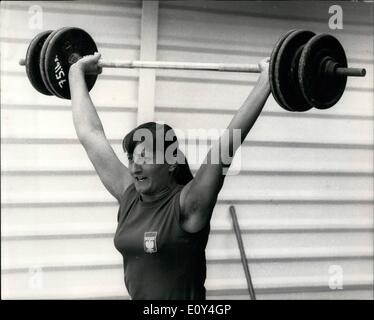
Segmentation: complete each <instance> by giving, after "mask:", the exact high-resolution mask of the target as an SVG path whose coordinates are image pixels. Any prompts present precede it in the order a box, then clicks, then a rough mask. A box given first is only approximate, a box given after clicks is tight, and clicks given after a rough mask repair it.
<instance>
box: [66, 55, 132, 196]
mask: <svg viewBox="0 0 374 320" xmlns="http://www.w3.org/2000/svg"><path fill="white" fill-rule="evenodd" d="M99 58H100V54H95V55H92V56H87V57H84V58H82V59H80V60H78V62H76V63H75V64H73V65H72V66H71V67H70V71H69V84H70V92H71V102H72V110H73V122H74V127H75V130H76V133H77V136H78V139H79V141H80V142H81V144H82V145H83V147H84V149H85V150H86V152H87V155H88V157H89V159H90V160H91V162H92V164H93V166H94V168H95V170H96V172H97V174H98V175H99V177H100V180H101V181H102V182H103V184H104V186H105V187H106V189H107V190H108V191H109V192H110V193H111V194H112V195H113V196H114V197H115V198H116V199H117V200H119V199H120V196H121V195H122V194H123V192H124V191H125V189H126V188H127V186H128V185H129V184H130V183H131V181H132V178H131V176H130V173H129V170H128V169H127V167H126V166H125V165H124V164H122V162H121V161H120V160H119V159H118V157H117V155H116V154H115V153H114V151H113V149H112V147H111V146H110V144H109V141H108V139H107V138H106V136H105V133H104V129H103V126H102V123H101V121H100V118H99V116H98V114H97V111H96V109H95V106H94V105H93V103H92V101H91V97H90V95H89V93H88V90H87V86H86V82H85V79H84V75H85V74H86V73H88V72H95V73H101V69H100V68H99V67H98V65H97V62H98V60H99Z"/></svg>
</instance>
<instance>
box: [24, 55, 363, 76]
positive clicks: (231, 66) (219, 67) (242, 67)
mask: <svg viewBox="0 0 374 320" xmlns="http://www.w3.org/2000/svg"><path fill="white" fill-rule="evenodd" d="M19 65H20V66H25V65H26V59H23V58H22V59H20V60H19ZM98 66H99V67H102V68H126V69H162V70H197V71H199V70H200V71H222V72H242V73H260V72H261V70H260V67H259V66H258V65H257V64H243V63H199V62H179V61H178V62H177V61H144V60H117V61H106V60H103V59H100V60H99V62H98ZM333 73H334V74H335V75H337V76H349V77H364V76H365V75H366V70H365V69H364V68H339V67H337V68H336V69H335V70H334V71H333Z"/></svg>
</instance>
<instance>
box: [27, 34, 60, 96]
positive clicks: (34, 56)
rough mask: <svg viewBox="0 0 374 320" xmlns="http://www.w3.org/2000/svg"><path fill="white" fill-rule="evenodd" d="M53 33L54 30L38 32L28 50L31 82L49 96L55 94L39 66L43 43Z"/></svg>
mask: <svg viewBox="0 0 374 320" xmlns="http://www.w3.org/2000/svg"><path fill="white" fill-rule="evenodd" d="M51 33H52V30H47V31H43V32H40V33H38V34H37V35H36V36H35V37H34V38H33V39H32V40H31V42H30V44H29V46H28V48H27V52H26V59H25V65H26V74H27V77H28V79H29V81H30V83H31V85H32V86H33V87H34V89H36V90H37V91H38V92H40V93H42V94H45V95H47V96H51V95H53V93H52V92H50V91H49V89H48V88H47V87H46V85H45V84H44V81H43V79H42V75H41V73H40V68H39V60H40V52H41V50H42V47H43V44H44V42H45V40H46V39H47V37H48V36H49V35H50V34H51Z"/></svg>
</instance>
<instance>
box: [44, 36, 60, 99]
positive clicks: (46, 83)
mask: <svg viewBox="0 0 374 320" xmlns="http://www.w3.org/2000/svg"><path fill="white" fill-rule="evenodd" d="M59 30H60V29H57V30H54V31H52V32H51V33H50V34H49V36H48V37H47V39H45V41H44V43H43V46H42V50H41V51H40V56H39V71H40V75H41V76H42V80H43V83H44V85H45V86H46V88H47V89H48V90H49V91H50V92H51V93H52V94H54V95H55V96H57V97H59V96H58V94H57V93H56V92H55V91H54V90H53V88H51V86H50V84H49V82H48V80H47V75H46V70H45V68H44V61H45V53H46V51H47V47H48V43H49V41H50V40H51V39H52V37H53V36H54V35H55V34H56V33H57V31H59ZM60 98H61V97H60Z"/></svg>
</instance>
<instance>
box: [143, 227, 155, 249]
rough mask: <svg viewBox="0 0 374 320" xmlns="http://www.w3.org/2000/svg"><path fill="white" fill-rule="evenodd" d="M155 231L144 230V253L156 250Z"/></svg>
mask: <svg viewBox="0 0 374 320" xmlns="http://www.w3.org/2000/svg"><path fill="white" fill-rule="evenodd" d="M156 237H157V232H156V231H152V232H144V251H145V252H146V253H155V252H157V243H156Z"/></svg>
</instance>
